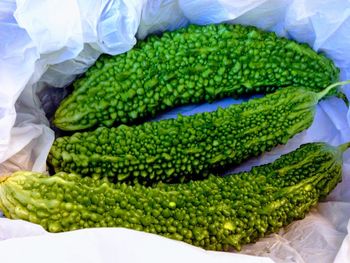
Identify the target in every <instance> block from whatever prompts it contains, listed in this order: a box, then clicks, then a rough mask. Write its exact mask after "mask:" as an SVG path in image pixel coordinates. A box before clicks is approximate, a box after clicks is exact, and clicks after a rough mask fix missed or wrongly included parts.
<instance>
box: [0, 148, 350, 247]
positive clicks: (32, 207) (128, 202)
mask: <svg viewBox="0 0 350 263" xmlns="http://www.w3.org/2000/svg"><path fill="white" fill-rule="evenodd" d="M348 146H349V145H342V146H340V147H338V148H336V147H331V146H329V145H327V144H324V143H312V144H306V145H303V146H301V147H300V148H299V149H297V150H296V151H293V152H291V153H289V154H286V155H284V156H282V157H280V158H279V159H278V160H276V161H275V162H273V163H271V164H268V165H264V166H260V167H255V168H253V169H252V170H251V171H250V172H244V173H239V174H233V175H229V176H225V177H219V176H210V177H209V178H207V179H205V180H203V181H191V182H188V183H186V184H163V183H159V184H156V185H154V186H152V187H145V186H142V185H139V184H137V185H133V186H131V185H127V184H125V183H123V184H120V183H119V184H112V183H110V182H108V181H107V180H101V179H93V178H90V177H80V176H78V175H75V174H66V173H63V172H62V173H58V174H56V175H54V176H52V177H48V176H45V175H42V174H38V173H34V172H17V173H15V174H13V175H12V176H9V177H8V178H4V179H3V178H1V177H0V209H1V210H2V211H3V212H4V214H5V216H6V217H9V218H14V219H24V220H29V221H31V222H33V223H37V224H40V225H42V226H43V227H44V228H45V229H47V230H48V231H51V232H60V231H69V230H75V229H80V228H88V227H125V228H131V229H136V230H141V231H145V232H149V233H155V234H159V235H162V236H165V237H168V238H172V239H176V240H181V241H184V242H187V243H189V244H192V245H195V246H200V247H203V248H205V249H211V250H227V249H229V248H230V247H234V248H236V249H240V247H241V245H243V244H246V243H250V242H254V241H256V240H257V239H258V238H260V237H263V236H265V235H266V234H269V233H272V232H276V231H277V230H278V229H280V228H281V227H283V226H285V225H287V224H289V223H291V222H292V221H293V220H296V219H301V218H303V217H304V216H305V214H306V213H307V212H308V211H309V209H310V207H312V206H314V205H315V204H316V203H317V202H318V200H319V199H320V198H322V197H325V196H326V195H327V194H328V193H329V192H330V191H331V190H332V189H333V188H334V187H335V186H336V185H337V183H338V182H339V181H340V180H341V170H342V169H341V168H342V152H343V151H344V150H345V149H346V148H347V147H348Z"/></svg>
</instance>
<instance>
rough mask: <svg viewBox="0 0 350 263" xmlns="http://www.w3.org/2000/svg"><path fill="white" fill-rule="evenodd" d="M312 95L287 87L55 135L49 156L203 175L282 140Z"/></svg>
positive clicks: (111, 171) (171, 174)
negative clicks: (212, 107)
mask: <svg viewBox="0 0 350 263" xmlns="http://www.w3.org/2000/svg"><path fill="white" fill-rule="evenodd" d="M317 101H318V93H314V92H312V91H307V90H304V89H302V88H294V87H291V88H285V89H281V90H278V91H276V92H275V93H273V94H269V95H266V96H265V97H263V98H256V99H252V100H250V101H248V102H244V103H242V104H239V105H232V106H230V107H228V108H225V109H221V108H219V109H218V110H216V111H213V112H206V113H200V114H195V115H192V116H178V118H176V119H168V120H161V121H158V122H147V123H144V124H141V125H137V126H131V127H129V126H125V125H122V126H119V127H117V128H105V127H101V128H98V129H97V130H95V131H92V132H81V133H79V132H77V133H75V134H74V135H72V136H67V137H60V138H58V139H57V140H56V141H55V142H54V144H53V146H52V148H51V150H50V154H49V157H48V162H49V163H50V164H51V165H52V166H53V167H54V169H55V171H56V172H59V171H64V172H74V173H78V174H81V175H83V176H85V175H87V176H91V175H98V176H100V177H102V176H108V177H110V178H111V180H113V181H123V180H127V181H138V182H145V183H151V182H154V181H163V182H174V181H178V180H182V179H185V178H187V179H188V178H189V177H192V178H193V177H194V178H196V177H202V176H205V175H206V174H207V173H208V172H210V171H212V170H213V169H216V168H217V167H222V166H227V165H230V164H239V163H241V162H242V161H243V160H246V159H247V158H250V157H253V156H257V155H258V154H260V153H263V152H264V151H268V150H270V149H271V148H272V147H274V146H277V145H279V144H283V143H286V142H287V141H288V139H290V138H291V137H293V136H294V135H295V134H297V133H299V132H301V131H303V130H305V129H306V128H308V127H309V126H310V125H311V124H312V121H313V117H314V112H315V105H316V103H317Z"/></svg>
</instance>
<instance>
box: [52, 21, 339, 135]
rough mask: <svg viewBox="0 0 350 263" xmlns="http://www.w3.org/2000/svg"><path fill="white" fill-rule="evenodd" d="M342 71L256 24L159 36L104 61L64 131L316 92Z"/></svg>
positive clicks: (59, 116) (62, 114) (82, 89)
mask: <svg viewBox="0 0 350 263" xmlns="http://www.w3.org/2000/svg"><path fill="white" fill-rule="evenodd" d="M338 74H339V71H338V69H337V68H336V67H335V66H334V64H333V62H332V61H331V60H329V59H328V58H326V57H325V56H324V55H321V54H317V53H316V52H315V51H313V50H312V49H311V48H310V47H309V46H307V45H306V44H298V43H296V42H294V41H292V40H288V39H285V38H280V37H277V36H276V35H275V34H274V33H272V32H264V31H262V30H259V29H257V28H255V27H252V26H242V25H226V24H221V25H207V26H195V25H191V26H189V27H188V28H182V29H180V30H177V31H174V32H166V33H164V34H163V35H162V36H161V37H158V36H151V37H149V38H148V39H147V40H146V41H140V42H139V43H138V44H137V45H136V46H135V48H133V49H132V50H130V51H129V52H127V53H125V54H121V55H118V56H113V57H111V56H107V55H104V56H102V57H101V58H100V59H99V60H98V61H97V62H96V64H95V65H94V66H93V67H91V68H90V69H89V70H88V71H87V72H86V73H85V76H84V77H82V78H81V79H79V80H77V81H76V82H75V83H74V92H73V93H72V94H71V95H70V96H69V97H68V98H67V99H65V100H64V101H63V102H62V104H61V105H60V107H59V108H58V110H57V112H56V114H55V118H54V124H55V125H56V126H57V127H58V128H60V129H62V130H80V129H86V128H89V127H92V126H94V125H98V124H99V125H103V126H112V125H113V123H115V122H117V123H129V122H132V121H134V120H136V119H138V118H141V117H145V116H150V115H155V114H156V113H158V112H159V111H161V110H165V109H169V108H171V107H174V106H176V105H182V104H187V103H198V102H202V101H209V102H210V101H213V100H215V99H217V98H222V97H225V96H238V95H241V94H251V93H256V92H259V93H261V92H263V93H265V92H270V91H273V90H275V89H276V88H277V87H285V86H297V87H299V86H302V87H306V88H309V89H311V90H314V91H320V90H321V89H323V88H324V87H326V86H328V85H330V84H331V83H332V82H335V81H337V79H338Z"/></svg>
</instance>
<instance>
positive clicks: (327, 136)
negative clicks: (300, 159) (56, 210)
mask: <svg viewBox="0 0 350 263" xmlns="http://www.w3.org/2000/svg"><path fill="white" fill-rule="evenodd" d="M0 14H1V15H0V81H1V89H0V175H1V174H5V173H9V172H11V171H15V170H18V169H26V170H36V171H43V172H44V171H45V160H46V156H47V153H48V151H49V148H50V146H51V144H52V141H53V139H54V133H53V131H52V130H51V129H50V128H49V122H48V120H47V119H46V116H45V112H44V111H43V109H42V108H41V102H40V101H39V99H38V97H37V96H36V95H35V94H36V93H37V92H42V91H43V90H44V89H45V88H46V87H47V86H50V87H57V88H59V87H64V86H65V85H67V84H69V83H70V82H71V81H73V79H74V78H76V77H77V75H79V74H81V73H83V72H84V71H85V70H86V69H87V68H88V67H89V66H91V65H92V64H93V63H94V61H95V60H96V59H97V58H98V56H99V55H100V54H101V53H109V54H112V55H116V54H120V53H123V52H125V51H127V50H129V49H131V48H132V47H133V45H134V44H135V43H136V38H144V37H146V35H147V34H150V33H158V32H160V31H164V30H174V29H176V28H178V27H182V26H186V25H187V24H189V23H196V24H209V23H221V22H230V23H242V24H250V25H255V26H258V27H260V28H263V29H266V30H271V31H275V32H276V33H277V34H279V35H280V36H287V37H291V38H293V39H296V40H298V41H301V42H307V43H308V44H309V45H311V46H312V47H313V48H314V49H315V50H317V51H322V52H325V53H326V54H327V55H328V56H329V57H331V58H332V59H333V60H334V61H335V63H336V65H337V66H338V67H339V68H340V69H341V73H342V74H341V78H342V79H350V51H349V50H348V47H349V46H350V24H349V23H350V18H349V17H350V3H349V2H346V1H341V0H332V1H330V0H326V1H321V2H320V1H316V0H283V1H280V0H249V1H243V0H239V1H229V0H192V1H183V0H178V1H175V0H148V1H147V0H133V1H130V0H114V1H113V0H109V1H107V0H101V1H94V0H80V1H71V0H60V1H58V0H40V1H39V0H17V1H12V0H5V1H2V2H0ZM52 90H53V89H52ZM344 92H345V93H346V94H347V95H348V97H350V91H349V89H344ZM53 93H54V92H51V93H49V95H50V94H53ZM62 94H63V93H62ZM46 95H47V94H46ZM47 97H49V96H44V103H46V105H47V107H44V108H45V110H46V113H47V112H48V110H50V107H51V108H52V107H53V104H54V103H52V102H51V98H47ZM239 102H240V101H235V100H232V99H224V100H221V101H219V102H215V103H213V104H203V105H189V106H184V107H180V108H178V109H175V110H174V111H171V112H169V113H167V114H165V115H162V116H158V118H168V117H174V116H176V114H177V113H178V112H182V113H183V114H184V115H188V114H194V113H196V112H201V111H209V110H214V109H215V108H216V107H217V106H218V105H220V106H223V107H225V106H228V105H230V104H232V103H239ZM349 116H350V114H349V111H348V109H347V108H346V107H345V105H344V103H343V102H342V101H341V100H339V99H336V98H332V99H328V100H326V101H323V102H321V103H320V104H319V106H318V108H317V114H316V117H315V121H314V124H313V125H312V127H310V128H309V129H308V130H307V131H305V132H303V133H301V134H299V135H297V136H295V137H294V138H293V139H292V140H290V141H289V143H288V144H287V145H285V146H280V147H277V148H275V149H274V150H273V151H272V152H270V153H266V154H264V155H262V156H260V157H258V158H255V159H253V160H250V161H249V162H246V163H245V164H243V165H241V166H239V167H237V168H236V169H235V171H240V170H246V169H249V167H251V166H252V165H259V164H262V163H266V162H270V161H272V160H274V159H276V158H277V157H278V156H279V155H280V154H282V153H286V152H289V151H291V150H294V149H295V148H297V147H298V146H299V145H300V144H302V143H305V142H311V141H326V142H328V143H330V144H333V145H337V144H340V143H343V142H346V141H350V125H349V123H350V117H349ZM343 178H344V179H343V182H342V183H341V184H339V185H338V187H337V188H336V189H335V191H333V193H332V194H331V195H330V197H329V198H328V201H329V202H327V203H322V204H320V205H319V206H318V207H317V209H315V210H314V211H313V212H312V213H310V215H309V216H308V217H307V218H306V219H305V220H303V221H297V222H295V223H293V224H291V225H290V226H289V227H287V228H286V229H285V230H283V231H281V232H280V233H279V235H277V234H275V235H272V236H270V237H267V238H265V239H262V240H260V241H259V242H257V243H256V244H252V245H248V246H245V247H244V248H243V251H242V252H241V253H245V254H253V255H262V256H269V257H271V258H272V259H273V260H274V261H275V262H325V263H326V262H332V260H333V259H334V258H335V257H336V254H337V252H338V249H339V248H340V247H341V250H340V251H339V254H338V255H337V257H336V260H337V262H345V260H346V259H347V257H346V256H347V253H348V251H350V249H349V247H350V241H349V238H348V237H347V238H346V239H344V237H345V236H346V234H347V229H346V226H348V222H349V217H350V214H349V213H346V212H344V209H345V208H347V207H348V205H349V203H350V190H348V189H350V153H346V154H345V155H344V177H343ZM10 222H12V221H10ZM10 224H12V223H10ZM13 224H14V225H12V226H13V228H12V227H9V221H8V220H6V219H1V218H0V229H1V230H2V231H5V232H4V234H3V235H2V237H3V239H5V238H6V239H9V238H10V237H16V236H17V234H16V233H15V232H13V231H12V230H13V229H21V227H22V224H24V225H25V227H29V228H30V227H31V226H32V225H26V224H29V223H25V222H22V223H21V226H20V225H15V224H17V223H13ZM340 226H341V227H340ZM11 229H12V230H11ZM36 231H38V232H36ZM86 231H88V232H89V233H91V231H93V233H96V235H99V234H101V236H103V235H104V234H103V232H102V230H98V229H93V230H86ZM125 231H127V230H125ZM6 232H7V233H6ZM83 232H84V230H82V231H81V232H79V233H83ZM26 233H28V232H27V231H26ZM34 233H38V234H43V232H42V229H40V228H39V229H34V230H33V232H30V235H32V234H34ZM142 234H143V233H141V234H140V235H142ZM74 235H75V233H67V234H60V237H59V238H58V239H62V240H64V239H65V238H66V239H67V240H70V239H71V238H74V237H73V236H74ZM77 235H80V234H77ZM145 235H146V234H145ZM54 236H55V235H50V239H52V240H54V239H55V237H54ZM0 238H1V236H0ZM343 239H344V242H343V243H342V244H341V245H340V243H341V242H342V240H343ZM44 240H46V239H45V238H44V239H42V241H40V239H36V241H35V242H37V243H36V244H38V245H39V244H43V242H45V241H44ZM108 240H110V239H109V237H107V236H106V237H105V238H103V239H102V241H101V242H102V243H99V245H102V244H106V243H105V242H108ZM145 240H146V237H145ZM147 240H148V241H147V242H150V243H152V242H153V241H152V240H153V239H152V238H149V239H148V237H147ZM3 242H5V241H2V242H0V251H1V248H4V247H6V246H8V244H11V246H12V245H13V246H16V245H17V243H16V240H9V242H8V243H3ZM25 242H30V241H23V242H22V241H20V240H19V239H18V244H22V245H23V246H24V244H25ZM171 244H172V245H171V246H173V247H174V248H176V247H177V246H184V244H183V243H181V242H175V241H174V242H172V243H171ZM157 246H158V248H157V249H158V250H159V251H162V245H161V243H160V244H159V245H157ZM185 246H187V245H185ZM320 246H321V247H320ZM77 247H79V244H77ZM0 255H1V253H0ZM233 255H235V254H232V257H233ZM208 258H210V257H209V256H208ZM250 260H251V261H250ZM252 260H253V259H252V258H247V262H254V261H252Z"/></svg>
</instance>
